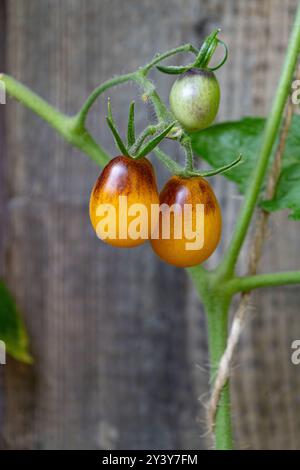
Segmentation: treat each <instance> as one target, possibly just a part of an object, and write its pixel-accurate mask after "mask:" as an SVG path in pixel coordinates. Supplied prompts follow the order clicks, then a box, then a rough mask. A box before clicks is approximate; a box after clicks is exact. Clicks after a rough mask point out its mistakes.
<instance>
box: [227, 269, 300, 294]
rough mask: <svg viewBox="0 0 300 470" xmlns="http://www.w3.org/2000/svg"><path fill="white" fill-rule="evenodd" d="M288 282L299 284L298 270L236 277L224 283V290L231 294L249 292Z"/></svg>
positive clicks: (299, 274) (287, 283) (299, 273)
mask: <svg viewBox="0 0 300 470" xmlns="http://www.w3.org/2000/svg"><path fill="white" fill-rule="evenodd" d="M289 284H300V271H289V272H281V273H270V274H256V275H254V276H244V277H236V278H233V279H231V280H230V281H228V282H227V283H226V291H227V292H229V293H230V294H231V295H233V294H236V293H237V292H249V291H251V290H253V289H259V288H261V287H275V286H283V285H289Z"/></svg>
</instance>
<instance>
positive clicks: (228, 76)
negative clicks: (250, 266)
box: [0, 0, 300, 449]
mask: <svg viewBox="0 0 300 470" xmlns="http://www.w3.org/2000/svg"><path fill="white" fill-rule="evenodd" d="M2 3H4V2H2ZM5 3H6V13H5V14H4V10H2V9H1V11H0V12H1V16H2V22H3V21H4V20H5V26H6V42H5V52H6V63H5V71H6V72H8V73H10V74H12V75H13V76H14V77H16V78H17V79H19V80H21V81H23V82H24V83H26V84H27V85H29V86H31V87H32V88H33V89H34V90H35V91H37V92H38V93H40V94H41V95H42V96H44V97H45V98H46V99H47V100H49V101H50V102H51V103H52V104H54V105H56V106H58V107H59V108H60V109H62V110H63V111H65V112H68V113H74V112H75V111H76V110H77V109H78V107H79V106H80V104H81V103H82V102H83V100H84V99H85V97H86V96H87V94H88V93H89V92H90V91H91V90H92V89H93V88H94V87H95V86H96V85H97V84H99V83H100V82H102V81H104V80H105V79H107V78H109V77H111V76H112V75H114V74H118V73H122V72H125V71H130V70H133V69H135V68H136V67H138V66H139V65H140V64H142V63H144V62H146V61H148V60H149V59H150V58H151V57H152V56H153V55H154V53H156V52H157V51H164V50H166V49H167V48H170V47H174V46H176V45H179V44H181V43H184V42H193V43H195V44H196V45H197V44H199V43H200V42H201V40H202V39H203V37H204V36H205V35H206V34H208V33H209V32H210V31H211V29H212V28H214V27H216V26H220V27H221V28H222V30H223V32H222V35H223V38H224V40H225V41H226V42H227V43H228V45H229V48H230V58H229V61H228V63H227V65H226V66H224V67H223V68H222V70H221V71H219V72H218V77H219V79H220V82H221V86H222V90H223V92H222V104H221V109H220V114H219V119H235V118H239V117H241V116H243V115H250V114H265V113H266V112H267V111H268V109H269V107H270V101H271V98H272V95H273V92H274V89H275V86H276V83H277V80H278V75H279V72H280V66H281V63H282V60H283V57H284V51H285V47H286V44H287V40H288V35H289V31H290V28H291V25H292V21H293V17H294V12H295V8H296V4H297V1H296V0H284V1H283V0H281V1H280V0H272V1H271V0H252V1H251V2H249V1H246V0H242V1H237V0H228V1H227V2H222V1H221V0H210V1H208V0H185V1H184V0H165V1H164V2H161V1H158V0H155V1H153V0H138V1H137V0H127V1H124V0H102V1H97V0H89V1H84V0H64V1H62V0H51V1H50V0H42V1H41V0H27V1H26V2H24V1H22V0H7V1H6V2H5ZM0 30H2V28H0ZM1 44H2V43H1ZM178 60H179V59H178ZM153 78H155V79H156V80H157V82H158V87H159V91H160V92H161V94H162V96H163V97H164V98H165V99H167V96H168V90H169V86H170V83H171V81H172V79H171V78H168V77H165V76H161V75H158V74H155V73H154V74H153ZM110 96H111V98H112V105H113V109H114V110H115V115H116V117H117V120H118V122H119V124H120V127H121V129H123V130H124V129H125V124H126V115H127V109H128V104H129V101H130V99H131V98H132V97H134V96H135V97H136V96H137V91H136V89H135V88H134V87H133V86H124V87H120V88H118V89H117V90H115V91H114V92H111V93H110ZM104 108H105V100H104V99H101V100H99V102H97V104H96V105H95V106H94V108H93V111H92V113H91V116H90V119H89V127H90V128H91V129H92V130H93V132H94V135H95V136H96V137H97V138H99V139H100V140H101V141H103V142H104V143H105V145H106V147H107V148H108V149H109V150H110V151H111V152H112V154H113V153H114V152H115V150H114V147H113V144H112V138H111V136H110V134H109V132H108V131H107V129H106V126H105V124H104V113H105V111H103V110H104ZM5 111H6V129H7V131H6V149H5V152H3V151H2V150H3V147H1V149H2V150H1V154H2V156H3V155H4V156H5V168H6V174H5V181H6V191H7V194H8V202H7V204H6V210H7V212H8V216H9V224H6V225H5V231H6V234H5V239H6V244H5V277H6V279H7V281H8V283H9V286H10V287H11V289H12V290H13V292H14V293H15V295H16V297H17V300H18V303H19V305H20V307H21V308H22V311H23V313H24V317H25V320H26V324H27V327H28V330H29V332H30V337H31V346H32V352H33V354H34V356H35V364H34V366H33V367H31V368H30V367H27V366H24V365H20V364H18V363H16V362H15V361H13V360H10V361H9V364H8V365H7V366H6V367H5V383H4V384H3V386H2V387H1V388H2V390H1V402H2V407H3V409H4V410H5V416H4V420H3V421H2V422H1V424H0V426H1V434H2V436H3V437H4V439H5V441H6V442H7V445H8V446H9V447H10V448H33V449H48V448H57V449H73V448H77V449H78V448H79V449H80V448H95V449H139V448H147V449H184V448H188V449H201V448H206V447H209V446H210V442H208V440H207V438H206V437H205V425H204V411H203V406H202V403H203V402H205V399H206V398H207V391H208V385H207V380H208V356H207V340H206V333H205V319H204V315H203V312H202V310H201V305H200V303H199V302H198V300H197V298H196V295H195V292H194V290H193V288H192V286H191V284H190V282H189V280H188V278H187V276H186V274H185V272H184V271H182V270H179V269H176V268H173V267H170V266H167V265H165V264H163V263H161V262H160V261H159V260H158V259H156V258H155V256H154V255H153V253H152V252H151V250H150V248H149V246H143V247H140V248H138V249H136V250H132V251H130V250H129V251H122V250H117V249H113V248H110V247H109V246H105V245H104V244H101V243H99V242H98V241H97V240H96V238H95V236H94V233H93V232H92V229H91V227H90V225H89V221H88V198H89V193H90V190H91V187H92V185H93V183H94V181H95V179H96V177H97V173H98V171H99V170H98V169H97V168H96V166H95V165H94V164H92V163H91V162H90V161H89V160H88V159H87V158H86V157H85V156H84V155H82V154H80V153H79V152H78V151H76V150H74V149H72V148H70V147H69V145H68V144H66V143H64V142H63V141H62V140H61V138H60V137H59V136H57V135H56V134H55V133H54V131H52V130H51V129H49V128H48V126H47V125H46V124H45V123H43V122H42V121H41V120H40V119H39V118H38V117H36V116H34V115H33V114H32V113H31V112H30V111H28V110H27V109H25V108H23V107H22V106H21V105H19V104H17V103H15V102H13V101H12V100H10V101H9V103H8V104H7V105H6V107H5ZM152 115H153V111H152V109H151V108H145V105H143V104H142V103H141V102H139V105H138V125H139V126H140V128H142V126H143V125H144V124H145V122H146V119H147V118H151V116H152ZM1 127H2V126H1ZM170 151H172V152H175V155H176V157H178V158H180V154H179V152H178V148H177V147H176V146H174V145H173V146H172V147H170ZM2 160H3V159H2ZM157 169H158V170H159V172H160V178H159V179H160V182H162V181H163V180H164V179H165V178H166V176H167V174H166V173H165V172H164V171H163V170H162V168H161V167H160V166H159V165H157ZM2 173H3V170H2ZM2 177H3V176H2ZM214 187H215V189H216V192H217V195H218V197H219V198H220V200H221V202H222V206H223V211H224V222H225V224H224V225H225V226H224V234H223V239H222V244H221V246H220V248H219V250H218V252H217V254H216V255H214V256H213V257H212V259H211V260H210V261H209V264H210V265H214V264H215V263H216V261H217V259H218V257H219V256H220V253H221V252H222V251H223V250H224V247H225V246H226V244H227V243H228V240H229V237H230V234H231V232H232V227H233V224H234V222H235V217H236V213H237V209H238V207H239V206H240V202H241V200H240V198H239V197H238V195H237V194H236V192H235V189H234V188H233V187H232V186H231V185H230V184H229V183H228V182H226V181H225V179H224V178H215V180H214ZM283 221H284V222H283ZM266 245H267V246H266V253H265V256H264V259H263V263H262V270H263V271H265V272H266V271H271V270H274V269H282V270H283V269H296V268H298V269H299V260H300V257H299V226H298V225H297V224H296V223H295V222H291V221H289V222H286V214H279V215H276V216H274V217H273V219H272V224H271V229H270V237H269V240H268V242H267V244H266ZM245 262H246V257H245V254H244V256H243V258H242V261H241V264H240V270H241V271H242V270H243V269H244V268H245ZM298 310H299V289H298V288H297V287H290V288H277V289H276V290H272V291H266V290H265V291H261V292H259V293H257V294H256V295H255V297H254V298H253V308H252V309H251V312H250V315H249V318H248V324H247V330H245V332H244V334H243V337H242V340H241V343H240V346H239V350H238V353H237V354H236V358H235V367H234V369H233V413H234V426H235V435H236V442H237V446H238V447H239V448H255V449H260V448H270V449H275V448H289V449H290V448H300V415H299V414H298V407H299V399H300V396H299V391H300V368H299V367H298V368H297V367H296V366H293V365H292V364H291V361H290V353H291V350H290V346H291V342H292V340H293V339H297V338H300V321H299V312H298Z"/></svg>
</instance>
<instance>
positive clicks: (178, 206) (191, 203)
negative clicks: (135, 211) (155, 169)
mask: <svg viewBox="0 0 300 470" xmlns="http://www.w3.org/2000/svg"><path fill="white" fill-rule="evenodd" d="M160 204H161V210H160V213H159V224H158V228H157V231H156V233H155V234H153V236H152V239H151V245H152V248H153V250H154V251H155V253H156V254H157V255H158V256H159V257H160V258H161V259H163V260H164V261H166V262H167V263H169V264H173V265H175V266H178V267H189V266H195V265H197V264H200V263H202V262H203V261H205V260H206V259H207V258H208V257H209V256H210V255H211V254H212V253H213V252H214V251H215V249H216V247H217V245H218V243H219V240H220V237H221V229H222V217H221V210H220V207H219V204H218V201H217V198H216V196H215V194H214V192H213V190H212V188H211V187H210V185H209V183H208V182H207V181H206V180H204V179H203V178H201V177H198V176H197V177H192V178H182V177H179V176H173V177H172V178H171V179H170V180H169V181H168V182H167V183H166V185H165V186H164V188H163V189H162V191H161V193H160ZM163 204H164V205H165V206H164V207H165V210H163V206H162V205H163ZM173 205H174V206H173ZM187 205H188V206H187ZM172 206H173V209H174V210H170V208H172ZM187 207H188V208H189V211H190V212H189V211H188V210H187V211H185V208H187ZM168 222H170V230H169V233H168V231H167V230H166V231H165V232H164V225H163V224H164V223H165V224H166V225H165V227H167V226H168Z"/></svg>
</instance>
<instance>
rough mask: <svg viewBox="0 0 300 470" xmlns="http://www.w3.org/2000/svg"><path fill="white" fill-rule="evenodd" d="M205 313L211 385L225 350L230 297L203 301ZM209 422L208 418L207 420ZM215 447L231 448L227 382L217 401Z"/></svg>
mask: <svg viewBox="0 0 300 470" xmlns="http://www.w3.org/2000/svg"><path fill="white" fill-rule="evenodd" d="M204 305H205V308H206V314H207V328H208V344H209V353H210V364H211V373H210V375H211V386H212V387H213V385H214V382H215V378H216V374H217V371H218V367H219V362H220V359H221V357H222V355H223V353H224V351H225V348H226V344H227V337H228V312H229V305H230V299H229V298H225V297H222V298H220V297H219V298H218V297H215V298H214V299H211V301H209V302H204ZM208 421H209V422H210V420H208ZM211 431H214V436H215V448H216V449H218V450H230V449H233V437H232V425H231V406H230V389H229V383H228V382H227V384H226V385H225V386H224V388H223V390H222V393H221V396H220V400H219V402H218V408H217V413H216V417H215V421H214V429H211Z"/></svg>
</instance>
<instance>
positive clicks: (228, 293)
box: [0, 7, 300, 449]
mask: <svg viewBox="0 0 300 470" xmlns="http://www.w3.org/2000/svg"><path fill="white" fill-rule="evenodd" d="M218 33H219V30H217V31H214V32H213V33H212V34H211V35H210V36H209V37H208V38H207V39H206V41H205V42H204V44H203V46H202V47H201V48H200V50H198V49H197V48H195V47H194V46H192V45H191V44H185V45H182V46H180V47H177V48H174V49H171V50H169V51H167V52H165V53H163V54H157V55H156V56H155V57H154V58H153V60H152V61H151V62H149V63H148V64H146V65H144V66H142V67H140V68H139V69H138V70H136V71H134V72H131V73H127V74H124V75H121V76H118V77H114V78H112V79H110V80H108V81H106V82H104V83H103V84H101V85H100V86H99V87H97V88H96V89H95V90H94V91H93V92H92V93H91V95H90V96H89V97H88V98H87V100H86V101H85V102H84V104H83V105H82V107H81V108H80V110H79V112H78V113H77V114H76V115H75V116H67V115H65V114H63V113H61V112H60V111H58V110H57V109H56V108H54V107H53V106H51V105H50V104H49V103H48V102H47V101H45V100H44V99H42V98H41V97H39V96H38V95H36V94H35V93H34V92H33V91H31V90H30V89H29V88H27V87H25V86H24V85H22V84H21V83H19V82H18V81H16V80H15V79H14V78H12V77H10V76H8V75H5V74H1V75H0V80H2V81H3V82H4V84H5V87H6V90H7V93H8V94H9V95H11V96H12V97H14V98H16V99H17V100H19V101H20V102H21V103H22V104H23V105H25V106H27V107H28V108H30V109H31V110H32V111H33V112H35V113H36V114H37V115H39V116H40V117H41V118H42V119H44V120H45V121H46V122H47V123H48V124H49V125H50V126H52V127H53V128H54V129H55V130H56V131H57V132H58V133H59V134H61V135H62V137H63V138H64V139H65V140H67V141H68V142H69V143H70V144H72V145H73V146H75V147H77V148H79V149H80V150H81V151H82V152H84V153H85V154H86V155H87V156H89V157H90V158H91V159H92V160H94V161H95V162H96V163H97V164H98V165H100V166H102V167H103V166H105V165H106V164H107V163H108V162H109V160H110V155H109V154H108V153H107V152H106V150H105V149H104V148H103V147H102V146H101V145H100V144H99V143H97V142H96V140H95V139H94V138H93V136H92V135H91V134H90V132H89V131H88V129H87V127H86V118H87V116H88V113H89V111H90V109H91V107H92V106H93V104H94V103H95V101H96V100H97V99H98V97H99V96H100V95H101V94H102V93H104V92H105V91H106V90H108V89H110V88H113V87H115V86H116V85H120V84H124V83H126V82H129V81H132V82H134V83H136V84H137V85H138V86H139V87H140V88H141V89H142V92H143V98H144V99H145V100H149V101H151V102H152V104H153V106H154V109H155V113H156V117H157V123H156V124H155V125H150V126H148V128H147V129H146V130H145V131H144V134H141V135H140V137H138V138H137V139H136V138H135V134H134V129H133V127H132V120H133V113H134V109H133V105H132V106H131V108H130V111H129V125H128V135H127V141H128V144H129V146H130V148H131V151H132V153H136V154H137V155H138V151H139V150H140V149H141V148H142V147H141V146H142V145H143V141H144V140H143V139H145V138H147V137H148V136H151V135H155V134H156V133H157V132H158V133H159V132H160V133H162V132H163V131H164V130H166V129H167V131H166V134H165V135H163V137H168V138H171V139H173V140H176V141H177V142H178V143H179V144H180V145H181V147H182V149H183V151H184V152H185V155H186V164H185V167H181V166H180V165H179V164H178V163H176V162H175V161H174V160H173V159H172V158H171V157H169V156H168V155H166V154H165V153H164V152H163V151H162V150H161V149H159V148H158V147H156V148H155V150H154V153H155V155H156V156H157V157H158V158H159V159H160V161H161V162H162V163H163V164H164V165H165V166H166V167H167V168H168V169H169V170H170V171H171V172H172V173H173V174H175V175H178V176H183V177H187V178H188V177H191V176H211V175H213V174H218V173H222V172H225V171H227V170H228V169H230V168H231V167H232V166H234V165H236V164H238V163H240V160H241V157H240V156H239V157H238V158H237V159H236V160H234V161H233V162H232V163H230V164H228V165H225V166H222V167H221V168H219V169H215V170H211V171H210V172H206V173H201V172H198V171H196V170H195V169H194V166H193V152H192V147H191V138H190V135H189V134H188V133H187V132H186V130H185V129H184V128H183V127H182V126H181V125H180V123H179V122H177V121H176V122H175V124H174V116H173V114H172V112H171V111H170V110H169V109H168V108H167V107H166V105H165V104H164V103H163V101H162V100H161V98H160V96H159V94H158V93H157V91H156V88H155V85H154V83H153V82H152V81H151V80H150V79H149V78H148V74H149V72H150V71H151V70H152V68H154V67H158V68H159V69H160V70H161V71H162V72H163V73H172V74H181V73H185V72H186V71H188V70H190V69H191V68H193V67H198V68H201V67H202V68H207V69H208V64H209V61H210V59H211V57H212V55H213V53H214V51H215V49H216V47H217V45H218V44H222V45H223V46H224V47H225V56H224V59H223V60H222V61H221V63H220V64H219V65H218V66H217V67H216V68H219V66H221V65H223V64H224V62H225V61H226V58H227V48H226V45H224V43H223V42H222V41H221V40H219V39H218ZM299 50H300V7H299V8H298V11H297V14H296V18H295V24H294V28H293V31H292V34H291V39H290V43H289V46H288V50H287V54H286V58H285V62H284V65H283V69H282V73H281V78H280V81H279V84H278V87H277V92H276V94H275V97H274V101H273V105H272V108H271V111H270V113H269V116H268V119H267V122H266V125H265V130H264V135H263V138H262V142H261V146H260V150H259V156H258V160H257V165H256V166H255V168H254V171H253V175H252V178H251V180H250V181H251V182H250V184H249V187H248V190H247V192H246V195H245V198H244V203H243V206H242V209H241V212H240V214H239V216H238V219H237V223H236V226H235V228H234V232H233V236H232V239H231V242H230V244H229V247H228V249H227V250H226V252H225V254H224V256H223V258H222V260H221V262H220V264H219V266H218V267H217V268H216V269H215V270H213V271H208V270H207V269H206V268H204V267H203V266H202V265H199V266H196V267H193V268H189V269H188V272H189V274H190V276H191V278H192V280H193V282H194V284H195V287H196V289H197V292H198V293H199V296H200V298H201V300H202V302H203V304H204V307H205V311H206V314H207V319H208V337H209V350H210V357H211V384H213V382H214V379H215V374H216V370H217V369H218V365H219V362H220V359H221V357H222V354H223V352H224V350H225V348H226V343H227V337H228V314H229V308H230V305H231V301H232V298H233V296H234V295H235V294H237V293H240V292H247V291H250V290H253V289H256V288H260V287H270V286H277V285H283V284H293V283H300V271H295V272H286V273H273V274H258V275H253V276H245V277H238V276H236V274H235V266H236V263H237V260H238V257H239V254H240V250H241V248H242V245H243V243H244V240H245V237H246V235H247V233H248V229H249V225H250V222H251V220H252V218H253V213H254V210H255V208H256V206H257V202H258V197H259V193H260V190H261V187H262V184H263V181H264V179H265V176H266V172H267V168H268V162H269V160H270V158H271V155H272V149H273V146H274V143H275V140H276V138H277V135H278V130H279V126H280V123H281V120H282V115H283V111H284V107H285V103H286V100H287V97H288V95H289V90H290V84H291V82H292V78H293V72H294V69H295V65H296V62H297V58H298V54H299ZM180 53H189V54H192V55H193V56H194V58H195V60H194V62H192V63H191V64H189V65H187V66H178V67H172V66H162V65H161V62H162V61H164V60H165V59H168V58H170V57H172V56H174V55H177V54H180ZM208 70H209V69H208ZM108 121H109V124H110V127H111V128H112V129H114V124H113V121H112V119H111V118H110V117H109V119H108ZM114 130H115V129H114ZM114 135H115V138H116V140H119V139H118V137H117V134H115V133H114ZM139 139H140V140H139ZM119 144H120V142H119ZM120 145H122V143H121V144H120ZM125 150H126V151H128V149H127V148H126V149H125ZM148 150H149V149H148ZM151 150H153V149H151ZM142 157H143V155H142ZM215 441H216V448H217V449H231V448H233V438H232V429H231V416H230V392H229V383H227V384H226V385H225V387H224V389H223V391H222V395H221V399H220V402H219V405H218V410H217V415H216V422H215Z"/></svg>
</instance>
